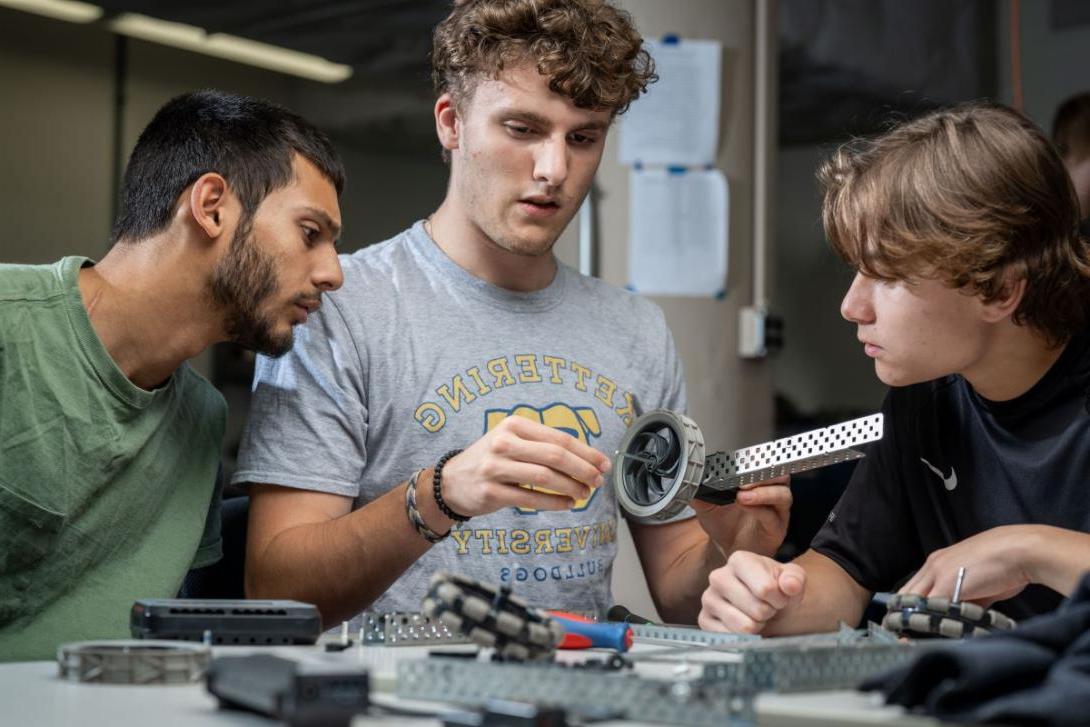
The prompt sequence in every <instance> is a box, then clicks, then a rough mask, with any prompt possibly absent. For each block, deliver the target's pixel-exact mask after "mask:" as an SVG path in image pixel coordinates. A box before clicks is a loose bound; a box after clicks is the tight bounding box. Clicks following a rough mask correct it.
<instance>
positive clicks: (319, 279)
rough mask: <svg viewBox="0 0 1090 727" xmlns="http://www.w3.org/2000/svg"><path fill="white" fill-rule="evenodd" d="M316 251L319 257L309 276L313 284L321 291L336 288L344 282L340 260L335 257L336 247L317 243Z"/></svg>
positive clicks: (324, 291)
mask: <svg viewBox="0 0 1090 727" xmlns="http://www.w3.org/2000/svg"><path fill="white" fill-rule="evenodd" d="M316 251H317V252H318V254H319V255H320V257H319V259H318V263H317V265H316V266H315V267H314V272H313V273H312V276H311V280H312V281H313V283H314V286H315V287H316V288H318V290H320V291H322V292H323V293H328V292H329V291H331V290H336V289H337V288H339V287H341V285H342V284H343V283H344V273H343V272H342V271H341V260H340V258H339V257H337V249H336V248H335V247H333V246H332V245H319V246H318V248H316Z"/></svg>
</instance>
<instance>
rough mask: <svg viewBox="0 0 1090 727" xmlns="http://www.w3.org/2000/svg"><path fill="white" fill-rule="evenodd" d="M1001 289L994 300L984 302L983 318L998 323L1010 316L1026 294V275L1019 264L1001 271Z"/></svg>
mask: <svg viewBox="0 0 1090 727" xmlns="http://www.w3.org/2000/svg"><path fill="white" fill-rule="evenodd" d="M1003 278H1004V280H1003V289H1002V290H1001V291H1000V293H999V297H997V298H996V299H995V300H993V301H991V302H989V303H984V320H985V321H987V322H988V323H998V322H999V321H1002V320H1004V319H1007V318H1010V317H1011V316H1013V315H1014V312H1015V311H1016V310H1018V306H1020V305H1021V304H1022V298H1024V297H1025V295H1026V276H1025V274H1024V273H1023V271H1022V270H1021V266H1008V267H1007V269H1006V270H1004V271H1003Z"/></svg>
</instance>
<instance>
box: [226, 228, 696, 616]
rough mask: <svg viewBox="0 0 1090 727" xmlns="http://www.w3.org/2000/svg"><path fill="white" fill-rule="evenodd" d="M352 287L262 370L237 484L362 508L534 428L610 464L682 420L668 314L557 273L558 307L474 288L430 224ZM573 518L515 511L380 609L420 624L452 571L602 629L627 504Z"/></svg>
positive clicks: (389, 595)
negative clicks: (626, 440) (632, 430)
mask: <svg viewBox="0 0 1090 727" xmlns="http://www.w3.org/2000/svg"><path fill="white" fill-rule="evenodd" d="M341 264H342V266H343V267H344V286H343V287H342V288H341V289H340V290H338V291H336V292H334V293H331V294H329V295H327V296H325V297H324V302H323V305H322V307H321V309H320V311H318V312H317V313H316V314H314V315H312V316H311V317H310V319H309V320H308V321H307V323H306V324H305V325H303V326H300V327H299V328H297V329H296V341H295V346H294V348H293V349H292V351H291V352H290V353H288V354H287V355H286V356H284V357H283V358H279V359H269V358H266V357H259V358H258V362H257V368H256V371H255V373H254V385H253V391H254V393H253V403H252V409H251V412H250V419H249V424H248V426H247V428H246V433H245V435H244V437H243V440H242V448H241V452H240V455H239V466H238V470H237V472H236V473H235V475H234V478H233V481H234V482H265V483H272V484H277V485H284V486H288V487H294V488H298V489H304V490H315V491H319V492H330V493H335V494H338V495H346V496H348V497H352V498H355V507H357V508H360V507H363V506H365V505H366V504H367V503H369V502H371V501H372V500H374V499H376V498H378V497H379V496H381V495H383V494H384V493H386V492H388V491H389V490H390V489H391V488H393V487H395V486H397V485H398V483H400V482H404V481H405V480H406V479H408V477H409V476H410V475H411V474H412V472H413V471H414V470H416V469H418V468H421V467H427V466H429V465H432V464H434V463H435V461H436V460H437V459H438V458H439V457H440V456H442V454H443V453H444V452H447V451H448V450H451V449H455V448H464V447H467V446H469V445H470V444H471V443H472V442H474V441H476V440H477V439H479V438H480V437H481V436H482V435H483V434H485V433H486V432H487V431H489V430H490V429H491V428H492V427H494V426H496V425H497V424H498V423H499V422H500V421H501V420H503V419H504V418H505V417H508V416H512V415H519V416H526V417H529V418H531V419H534V420H536V421H540V422H543V423H545V424H547V425H549V426H553V427H556V428H558V429H561V430H562V431H565V432H568V433H569V434H571V435H573V436H575V437H578V438H579V439H581V440H582V441H584V442H587V443H589V444H590V445H591V446H593V447H595V448H597V449H598V450H600V451H602V452H605V453H606V454H608V455H611V456H612V454H613V452H614V450H615V449H616V448H617V446H618V444H619V443H620V440H621V437H622V436H623V435H624V432H625V430H626V429H627V427H628V425H629V424H630V423H631V422H632V421H633V420H634V419H635V417H637V416H638V415H639V414H641V413H642V412H643V411H645V410H649V409H655V408H669V409H677V410H684V408H685V387H684V382H683V379H682V372H681V365H680V362H679V361H678V357H677V352H676V350H675V348H674V342H673V338H672V337H671V335H670V332H669V330H668V329H667V327H666V322H665V320H664V318H663V315H662V311H661V310H660V309H659V308H658V307H657V306H656V305H654V304H653V303H651V302H649V301H647V300H645V299H643V298H639V297H637V296H635V295H632V294H630V293H628V292H626V291H623V290H619V289H617V288H614V287H612V286H609V285H607V284H605V283H603V282H601V281H600V280H597V279H594V278H589V277H585V276H583V275H580V274H579V273H577V272H576V271H574V270H572V269H571V268H568V267H566V266H564V265H560V266H559V269H558V272H557V274H556V277H555V278H554V280H553V281H552V283H551V284H550V285H549V286H548V287H547V288H545V289H544V290H540V291H535V292H532V293H515V292H511V291H507V290H503V289H501V288H497V287H495V286H493V285H490V284H488V283H486V282H484V281H482V280H480V279H478V278H476V277H473V276H472V275H470V274H469V273H467V272H466V271H465V270H463V269H462V268H460V267H458V266H457V265H456V264H455V263H454V262H453V261H451V260H450V259H449V258H448V257H447V256H446V255H445V254H444V253H443V252H442V251H441V250H440V249H439V248H438V247H437V246H436V244H435V243H434V242H433V241H432V239H431V238H430V237H429V236H428V235H427V233H425V232H424V226H423V223H422V222H418V223H417V224H415V225H414V226H413V227H412V228H410V229H409V230H406V231H405V232H402V233H401V234H399V235H397V236H396V237H394V238H392V239H390V240H387V241H385V242H383V243H380V244H377V245H374V246H371V247H368V248H365V249H363V250H360V251H358V252H356V253H354V254H352V255H346V256H342V257H341ZM609 482H610V480H609V478H607V486H604V487H601V488H599V489H598V490H596V491H595V492H594V493H593V494H592V495H591V497H590V498H589V499H588V500H587V501H585V502H580V503H578V504H577V506H576V507H575V508H573V509H572V510H571V511H567V512H535V511H521V510H519V509H516V508H508V509H504V510H501V511H498V512H495V513H492V514H489V515H484V516H479V517H474V518H473V519H472V520H470V521H469V522H467V523H464V524H463V525H461V526H459V527H458V528H456V529H455V530H454V532H453V534H452V535H451V537H449V538H447V539H446V540H444V541H442V542H441V543H439V544H438V545H436V546H435V547H433V548H432V549H431V550H429V551H428V552H427V553H426V554H425V555H424V556H423V557H422V558H420V559H419V560H418V561H417V562H416V563H415V564H414V565H413V566H412V567H410V568H409V569H408V570H407V571H406V572H405V573H404V574H403V575H402V576H401V578H399V579H398V580H397V581H396V582H395V583H394V585H393V586H391V587H390V589H389V590H388V591H387V592H386V593H385V594H383V595H382V596H381V597H380V598H379V599H378V600H377V601H376V602H375V604H374V605H373V606H372V608H373V609H374V610H378V611H395V610H409V611H418V610H419V609H420V601H421V598H422V596H423V595H424V594H425V592H426V590H427V582H428V579H429V577H430V576H431V574H432V573H434V572H435V571H437V570H450V571H455V572H458V573H463V574H466V575H468V576H471V577H474V578H478V579H480V580H483V581H486V582H489V583H493V584H507V585H510V586H511V587H512V588H513V590H514V592H515V593H516V594H518V595H521V596H522V597H524V598H526V599H527V600H528V601H530V602H531V603H533V604H535V605H539V606H543V607H547V608H560V609H565V610H570V611H577V612H597V613H604V611H605V610H606V609H607V608H608V607H609V605H610V593H609V583H610V573H611V570H612V564H613V558H614V555H615V554H616V551H617V544H616V533H617V501H616V497H615V495H614V492H613V488H612V486H611V485H609V484H608V483H609Z"/></svg>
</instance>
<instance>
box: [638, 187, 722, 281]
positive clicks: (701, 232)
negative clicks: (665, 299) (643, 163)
mask: <svg viewBox="0 0 1090 727" xmlns="http://www.w3.org/2000/svg"><path fill="white" fill-rule="evenodd" d="M629 182H630V184H629V205H630V206H629V212H628V230H629V232H628V239H629V242H628V276H629V277H628V279H629V284H630V286H631V287H632V288H634V289H635V290H636V292H638V293H643V294H648V295H687V296H723V295H725V294H726V286H727V251H728V244H729V241H728V238H727V235H728V232H727V231H728V219H729V212H730V198H729V188H728V185H727V178H726V177H725V176H724V175H723V173H722V172H720V171H719V170H717V169H708V170H704V169H701V170H691V171H690V170H685V169H680V168H670V169H638V168H637V169H633V170H632V171H631V172H630V175H629Z"/></svg>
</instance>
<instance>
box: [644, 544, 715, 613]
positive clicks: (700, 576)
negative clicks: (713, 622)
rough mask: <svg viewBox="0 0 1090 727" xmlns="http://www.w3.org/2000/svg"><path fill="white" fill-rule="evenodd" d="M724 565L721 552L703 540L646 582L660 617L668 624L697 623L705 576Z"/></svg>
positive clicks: (704, 587) (704, 586)
mask: <svg viewBox="0 0 1090 727" xmlns="http://www.w3.org/2000/svg"><path fill="white" fill-rule="evenodd" d="M725 564H726V558H724V557H723V552H722V550H720V549H719V548H718V546H716V545H715V543H713V542H712V541H711V540H710V538H706V537H705V538H703V542H699V543H694V544H693V545H692V546H691V547H689V548H688V549H686V550H685V552H683V553H681V554H680V555H679V557H678V558H677V560H676V561H675V562H674V565H673V566H670V567H669V568H665V569H663V570H662V572H659V573H658V574H657V575H656V577H655V578H649V579H647V584H649V586H650V590H651V596H652V599H653V601H654V602H655V608H657V609H658V614H659V616H662V617H663V619H664V620H665V621H666V622H667V623H695V622H697V617H698V616H699V615H700V596H701V594H702V593H703V592H704V589H706V587H707V575H709V573H711V572H712V571H713V570H715V569H716V568H719V567H722V566H724V565H725Z"/></svg>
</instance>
